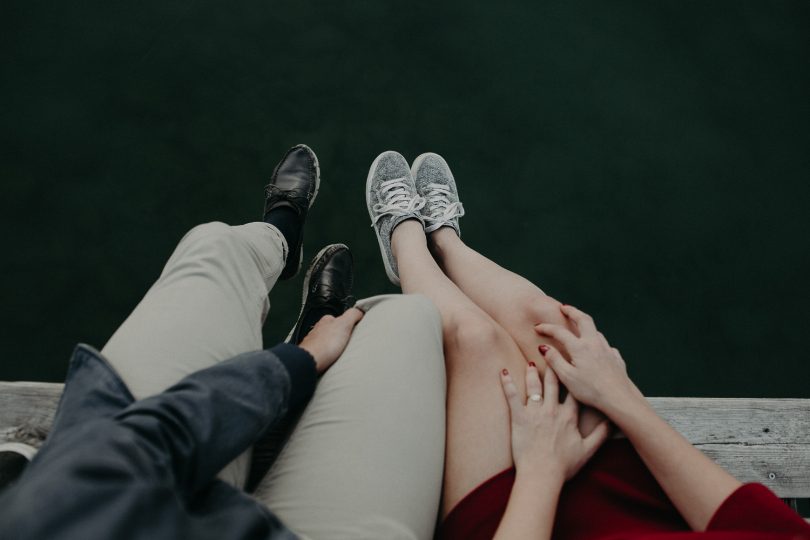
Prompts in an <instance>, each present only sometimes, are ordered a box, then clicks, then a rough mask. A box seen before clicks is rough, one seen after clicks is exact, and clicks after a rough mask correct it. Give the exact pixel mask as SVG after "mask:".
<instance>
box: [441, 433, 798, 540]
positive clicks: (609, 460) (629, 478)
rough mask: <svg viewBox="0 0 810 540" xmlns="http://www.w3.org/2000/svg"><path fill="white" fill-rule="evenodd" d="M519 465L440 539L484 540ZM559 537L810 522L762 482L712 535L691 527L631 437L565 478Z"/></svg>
mask: <svg viewBox="0 0 810 540" xmlns="http://www.w3.org/2000/svg"><path fill="white" fill-rule="evenodd" d="M514 479H515V470H514V469H507V470H505V471H503V472H501V473H499V474H497V475H495V476H494V477H492V478H490V479H489V480H487V481H486V482H484V483H483V484H481V485H480V486H478V487H477V488H476V489H475V490H473V491H472V492H470V493H469V494H468V495H467V496H466V497H465V498H464V499H463V500H462V501H461V502H460V503H458V505H456V507H455V508H454V509H453V510H452V511H451V512H450V514H448V516H447V518H446V519H445V520H444V522H443V523H442V524H441V526H440V527H439V531H438V534H437V537H438V538H439V539H441V540H462V539H463V540H479V539H481V540H484V539H487V540H488V539H491V538H492V536H493V535H494V534H495V531H496V529H497V528H498V524H499V523H500V521H501V517H502V516H503V514H504V512H505V511H506V504H507V502H508V501H509V493H510V492H511V490H512V484H513V482H514ZM553 538H554V540H596V539H600V540H608V539H609V540H681V539H683V540H687V539H689V540H697V539H701V540H788V539H790V540H810V525H808V524H807V523H805V521H804V520H803V519H802V518H801V517H799V515H798V514H796V513H795V512H793V511H792V510H791V509H790V508H788V507H787V506H786V505H785V504H784V503H782V501H781V500H779V499H778V498H777V497H776V496H775V495H774V494H773V493H771V491H770V490H768V488H766V487H765V486H762V485H761V484H746V485H744V486H742V487H741V488H740V489H738V490H737V491H735V492H734V493H732V494H731V496H729V498H728V499H726V500H725V501H724V502H723V504H722V505H721V506H720V508H719V509H718V510H717V512H716V513H715V515H714V516H713V517H712V520H711V522H710V523H709V526H708V528H707V530H706V532H694V531H690V530H689V527H688V526H687V524H686V522H685V521H684V520H683V518H681V516H680V514H678V511H677V510H676V509H675V507H674V506H673V505H672V503H671V502H670V501H669V499H668V498H667V496H666V494H665V493H664V492H663V490H662V489H661V487H660V486H659V485H658V483H657V482H656V481H655V478H653V476H652V474H650V472H649V471H648V470H647V468H646V466H645V465H644V463H643V462H642V461H641V458H639V457H638V454H637V453H636V452H635V450H633V447H632V446H631V445H630V443H629V442H628V441H627V440H626V439H617V440H611V441H608V442H607V443H605V445H604V446H603V447H602V448H601V449H600V450H599V452H598V453H597V454H596V455H595V456H594V457H593V459H591V461H590V462H589V463H588V464H587V465H586V466H585V467H584V468H583V469H582V470H581V471H580V472H579V474H577V476H576V477H574V478H573V479H572V480H571V481H570V482H568V483H566V484H565V486H564V487H563V490H562V493H561V494H560V501H559V504H558V507H557V516H556V520H555V523H554V533H553Z"/></svg>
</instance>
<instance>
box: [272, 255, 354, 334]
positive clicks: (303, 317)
mask: <svg viewBox="0 0 810 540" xmlns="http://www.w3.org/2000/svg"><path fill="white" fill-rule="evenodd" d="M353 267H354V264H353V261H352V252H351V251H349V248H348V247H346V246H345V245H343V244H330V245H328V246H326V247H325V248H323V249H322V250H321V251H320V253H318V254H317V255H316V256H315V258H314V259H313V260H312V264H310V266H309V270H307V275H306V278H305V279H304V297H303V299H302V304H303V305H302V306H301V313H300V314H299V315H298V321H296V323H295V326H294V327H293V329H292V331H291V332H290V335H289V336H287V342H288V343H294V344H296V345H297V344H299V343H301V340H303V339H304V337H305V336H306V335H307V334H308V333H309V331H310V330H312V327H313V326H314V325H315V323H316V322H317V318H320V317H322V316H324V315H332V316H334V317H339V316H341V315H343V312H344V311H346V310H347V309H349V308H350V307H352V306H353V305H354V297H353V296H352V286H353V284H354V276H353V275H352V274H353V272H352V270H353ZM316 317H317V318H316Z"/></svg>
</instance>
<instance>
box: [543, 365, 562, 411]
mask: <svg viewBox="0 0 810 540" xmlns="http://www.w3.org/2000/svg"><path fill="white" fill-rule="evenodd" d="M543 394H544V395H545V402H546V403H548V404H549V405H550V406H552V407H556V406H557V405H559V404H560V382H559V381H558V380H557V374H556V373H554V370H553V369H549V370H546V373H545V375H543Z"/></svg>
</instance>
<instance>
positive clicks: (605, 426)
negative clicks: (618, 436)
mask: <svg viewBox="0 0 810 540" xmlns="http://www.w3.org/2000/svg"><path fill="white" fill-rule="evenodd" d="M608 435H610V422H609V421H608V420H602V421H601V422H599V424H597V426H596V427H595V428H594V429H593V431H591V433H590V435H588V436H587V437H585V438H584V439H583V441H582V442H583V444H584V445H585V453H586V455H587V456H588V458H590V457H591V456H592V455H593V454H594V453H595V452H596V451H597V450H598V449H599V447H600V446H602V443H603V442H605V441H606V440H607V438H608Z"/></svg>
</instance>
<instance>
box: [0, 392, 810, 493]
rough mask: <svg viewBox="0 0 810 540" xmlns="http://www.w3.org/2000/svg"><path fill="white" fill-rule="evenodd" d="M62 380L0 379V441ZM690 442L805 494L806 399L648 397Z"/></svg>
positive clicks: (809, 424)
mask: <svg viewBox="0 0 810 540" xmlns="http://www.w3.org/2000/svg"><path fill="white" fill-rule="evenodd" d="M61 392H62V385H61V384H55V383H29V382H0V441H3V440H13V439H16V438H19V437H20V436H21V435H24V436H27V437H28V438H31V437H32V434H33V437H34V438H35V437H36V434H40V435H44V434H45V433H47V430H48V429H49V427H50V424H51V422H52V421H53V415H54V413H55V411H56V407H57V405H58V403H59V396H60V395H61ZM650 403H651V404H652V405H653V407H654V408H655V409H656V411H658V413H659V414H660V415H661V416H662V417H663V418H665V419H666V420H667V421H668V422H669V423H670V424H672V426H673V427H675V429H677V430H678V431H680V432H681V433H683V434H684V436H685V437H686V438H687V439H689V440H690V441H691V442H692V444H694V445H695V446H697V447H698V448H699V449H700V450H701V451H703V452H705V453H706V454H707V455H708V456H709V457H711V458H712V459H714V460H715V461H717V462H718V463H719V464H720V465H722V466H723V467H725V468H726V469H727V470H728V471H730V472H731V473H732V474H734V475H735V476H737V477H738V478H739V479H740V480H743V481H747V482H761V483H763V484H765V485H766V486H768V487H770V488H771V489H773V490H774V492H775V493H776V494H777V495H779V496H780V497H784V498H790V497H797V498H805V497H810V399H748V398H650Z"/></svg>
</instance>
